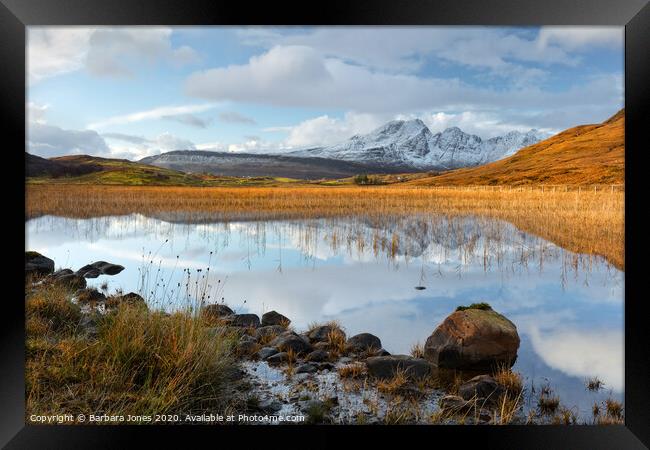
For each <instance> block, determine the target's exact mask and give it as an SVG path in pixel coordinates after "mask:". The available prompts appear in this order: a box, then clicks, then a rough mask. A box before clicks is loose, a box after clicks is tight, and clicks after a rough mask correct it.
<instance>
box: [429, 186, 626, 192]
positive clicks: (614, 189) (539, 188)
mask: <svg viewBox="0 0 650 450" xmlns="http://www.w3.org/2000/svg"><path fill="white" fill-rule="evenodd" d="M427 189H438V190H456V191H458V190H460V191H510V192H534V191H540V192H578V193H582V192H585V193H586V192H625V185H624V184H535V185H532V184H531V185H517V186H512V185H495V186H487V185H467V186H427Z"/></svg>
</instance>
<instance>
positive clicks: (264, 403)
mask: <svg viewBox="0 0 650 450" xmlns="http://www.w3.org/2000/svg"><path fill="white" fill-rule="evenodd" d="M257 409H258V410H259V411H260V412H263V413H270V414H272V413H275V412H278V411H280V410H281V409H282V403H280V402H279V401H277V400H275V399H272V398H267V399H264V400H261V401H260V402H259V403H258V405H257Z"/></svg>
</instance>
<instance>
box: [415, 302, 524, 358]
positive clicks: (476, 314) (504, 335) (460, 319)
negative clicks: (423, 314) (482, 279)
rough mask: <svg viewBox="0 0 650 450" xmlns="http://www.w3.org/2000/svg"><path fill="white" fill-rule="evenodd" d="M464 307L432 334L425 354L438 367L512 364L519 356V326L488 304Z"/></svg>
mask: <svg viewBox="0 0 650 450" xmlns="http://www.w3.org/2000/svg"><path fill="white" fill-rule="evenodd" d="M477 305H478V306H479V307H472V306H474V305H470V307H461V308H459V309H458V310H456V311H455V312H454V313H452V314H451V315H449V316H448V317H447V318H446V319H445V320H444V321H443V322H442V323H441V324H440V325H439V326H438V327H437V328H436V329H435V330H434V332H433V333H432V334H431V336H429V338H428V339H427V341H426V344H425V346H424V355H425V358H426V359H428V360H429V361H431V362H432V363H433V364H435V365H436V366H437V367H439V368H444V369H458V370H486V371H489V370H494V369H496V368H497V367H502V366H505V367H512V365H513V364H514V363H515V360H516V358H517V350H518V348H519V342H520V340H519V335H518V334H517V327H516V326H515V324H514V323H512V322H511V321H510V320H508V319H507V318H506V317H504V316H503V315H501V314H499V313H498V312H496V311H494V310H493V309H492V308H491V307H490V306H489V305H487V304H484V303H481V304H477Z"/></svg>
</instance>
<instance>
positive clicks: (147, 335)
mask: <svg viewBox="0 0 650 450" xmlns="http://www.w3.org/2000/svg"><path fill="white" fill-rule="evenodd" d="M68 297H69V293H66V292H65V290H63V289H61V288H60V287H57V286H53V285H47V284H44V285H41V286H39V287H36V288H29V287H28V295H27V297H26V305H25V306H26V320H27V336H26V371H25V381H26V383H25V388H26V414H27V417H29V416H30V415H31V414H60V413H61V411H65V412H66V413H70V414H75V415H76V414H82V413H83V414H88V413H89V412H94V413H100V412H103V413H105V414H107V415H128V414H131V415H154V414H191V413H194V412H205V411H208V410H226V409H228V408H230V407H231V405H232V404H231V403H230V397H229V394H228V391H227V390H226V389H225V387H227V386H228V384H230V383H231V381H232V380H231V378H232V376H233V374H232V373H231V372H232V370H233V368H234V360H233V359H232V347H233V343H234V338H233V337H232V336H230V335H226V334H210V333H209V332H208V330H207V328H205V327H204V326H202V323H201V321H200V320H198V319H197V318H195V317H193V316H191V315H189V314H187V313H175V314H171V315H165V314H163V313H160V312H152V311H149V310H148V309H147V308H146V307H145V306H143V305H131V304H124V305H121V306H120V307H119V308H117V309H116V310H115V311H114V312H111V313H108V314H107V315H105V316H99V315H97V316H96V317H95V319H96V320H97V324H96V325H97V333H96V334H93V335H89V334H87V333H84V332H83V328H82V327H81V326H80V324H79V322H80V319H81V313H80V311H79V308H78V307H77V306H76V305H74V304H72V303H71V302H70V301H69V300H68Z"/></svg>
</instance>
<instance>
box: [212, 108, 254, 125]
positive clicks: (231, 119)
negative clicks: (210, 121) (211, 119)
mask: <svg viewBox="0 0 650 450" xmlns="http://www.w3.org/2000/svg"><path fill="white" fill-rule="evenodd" d="M219 120H221V121H222V122H226V123H240V124H245V125H256V124H257V122H256V121H255V119H253V118H252V117H248V116H244V115H243V114H239V113H238V112H236V111H222V112H220V113H219Z"/></svg>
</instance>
